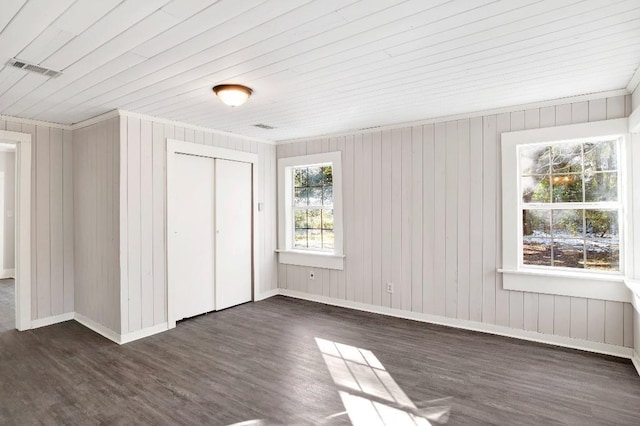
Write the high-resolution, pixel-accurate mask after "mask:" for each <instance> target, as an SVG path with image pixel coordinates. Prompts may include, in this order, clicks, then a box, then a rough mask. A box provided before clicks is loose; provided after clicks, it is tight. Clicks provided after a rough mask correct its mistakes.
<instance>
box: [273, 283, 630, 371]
mask: <svg viewBox="0 0 640 426" xmlns="http://www.w3.org/2000/svg"><path fill="white" fill-rule="evenodd" d="M280 294H281V295H283V296H287V297H293V298H296V299H303V300H308V301H311V302H318V303H324V304H327V305H332V306H339V307H342V308H350V309H356V310H359V311H364V312H371V313H374V314H381V315H388V316H392V317H396V318H403V319H408V320H413V321H420V322H426V323H429V324H438V325H444V326H447V327H453V328H460V329H464V330H471V331H478V332H481V333H488V334H495V335H498V336H505V337H512V338H516V339H521V340H529V341H532V342H537V343H545V344H548V345H554V346H562V347H565V348H571V349H579V350H582V351H587V352H594V353H599V354H605V355H612V356H616V357H620V358H626V359H631V360H632V361H633V354H634V351H633V349H631V348H625V347H622V346H616V345H610V344H608V343H599V342H591V341H588V340H581V339H573V338H571V337H564V336H554V335H551V334H543V333H538V332H535V331H526V330H518V329H515V328H510V327H504V326H501V325H495V324H484V323H478V322H475V321H468V320H460V319H457V318H446V317H441V316H437V315H429V314H422V313H416V312H407V311H402V310H400V309H393V308H387V307H383V306H373V305H368V304H365V303H359V302H352V301H349V300H341V299H335V298H332V297H326V296H318V295H312V294H307V293H302V292H299V291H294V290H289V289H280ZM636 362H637V363H638V364H637V365H636ZM634 365H636V368H638V366H639V365H640V358H638V359H637V360H636V361H634ZM638 371H639V372H640V369H639V370H638Z"/></svg>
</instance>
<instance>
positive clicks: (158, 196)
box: [151, 122, 213, 323]
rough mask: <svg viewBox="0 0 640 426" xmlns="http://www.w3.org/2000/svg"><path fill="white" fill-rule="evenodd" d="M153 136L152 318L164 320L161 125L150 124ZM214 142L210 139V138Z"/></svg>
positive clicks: (164, 261) (162, 143) (164, 157)
mask: <svg viewBox="0 0 640 426" xmlns="http://www.w3.org/2000/svg"><path fill="white" fill-rule="evenodd" d="M151 133H152V135H151V138H152V147H151V150H152V153H151V155H152V162H153V166H152V172H151V173H152V178H153V189H152V194H153V195H152V197H153V209H152V210H153V212H152V219H151V220H152V223H153V230H152V232H153V318H154V322H155V323H163V322H165V321H166V320H167V317H166V314H167V312H166V304H167V303H166V300H167V299H166V297H167V296H166V292H167V280H166V272H165V271H166V260H165V259H166V253H165V249H164V248H165V246H166V238H167V236H166V227H165V226H164V224H165V221H166V217H167V216H166V211H165V207H166V206H165V199H164V194H165V193H164V185H165V182H164V176H165V173H164V171H165V161H166V152H167V151H166V145H165V138H164V126H163V125H162V124H160V123H155V122H154V123H153V126H152V129H151ZM212 142H213V140H212Z"/></svg>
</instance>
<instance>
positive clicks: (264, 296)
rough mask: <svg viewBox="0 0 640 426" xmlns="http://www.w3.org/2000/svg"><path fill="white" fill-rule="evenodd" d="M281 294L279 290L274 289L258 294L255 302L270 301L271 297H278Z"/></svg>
mask: <svg viewBox="0 0 640 426" xmlns="http://www.w3.org/2000/svg"><path fill="white" fill-rule="evenodd" d="M279 294H280V289H279V288H276V289H273V290H267V291H264V292H262V293H260V294H257V295H256V297H255V298H254V302H259V301H261V300H264V299H268V298H270V297H273V296H277V295H279Z"/></svg>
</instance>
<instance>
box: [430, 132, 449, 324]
mask: <svg viewBox="0 0 640 426" xmlns="http://www.w3.org/2000/svg"><path fill="white" fill-rule="evenodd" d="M446 138H447V132H446V127H445V124H444V123H438V124H436V125H435V129H434V155H433V158H434V160H433V161H434V163H435V164H434V167H433V170H434V199H433V205H434V206H435V212H434V219H433V220H434V229H435V231H434V234H433V239H434V247H433V271H434V277H433V282H434V286H433V301H432V302H431V303H432V306H433V312H432V313H433V314H434V315H440V316H445V313H446V298H447V296H446V290H447V281H446V280H447V276H446V268H445V259H446V256H445V253H446V237H447V235H446V234H447V233H446V227H445V226H444V224H445V223H446V220H447V209H446V180H447V175H446V173H447V168H446V161H445V159H446V157H447V139H446Z"/></svg>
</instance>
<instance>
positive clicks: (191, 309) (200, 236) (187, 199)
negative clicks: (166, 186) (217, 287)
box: [169, 154, 215, 320]
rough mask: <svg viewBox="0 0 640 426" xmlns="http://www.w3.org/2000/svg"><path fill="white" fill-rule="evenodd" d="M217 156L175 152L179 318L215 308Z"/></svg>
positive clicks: (173, 203)
mask: <svg viewBox="0 0 640 426" xmlns="http://www.w3.org/2000/svg"><path fill="white" fill-rule="evenodd" d="M214 175H215V173H214V160H213V158H207V157H197V156H193V155H185V154H176V158H175V174H174V176H173V178H172V182H170V184H171V185H172V191H171V193H172V199H171V200H170V202H171V207H172V209H171V214H172V217H171V224H172V230H171V231H172V234H173V235H170V238H173V241H172V247H175V250H173V249H172V253H171V257H172V258H173V259H171V260H170V262H171V271H172V275H173V276H171V277H169V279H171V280H172V283H174V284H173V285H174V289H175V305H174V306H175V313H176V320H180V319H183V318H189V317H192V316H195V315H200V314H203V313H205V312H210V311H213V310H214V309H215V303H214V264H215V262H214V258H215V257H214V254H215V251H214V234H215V232H214Z"/></svg>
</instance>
